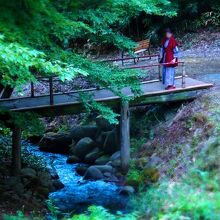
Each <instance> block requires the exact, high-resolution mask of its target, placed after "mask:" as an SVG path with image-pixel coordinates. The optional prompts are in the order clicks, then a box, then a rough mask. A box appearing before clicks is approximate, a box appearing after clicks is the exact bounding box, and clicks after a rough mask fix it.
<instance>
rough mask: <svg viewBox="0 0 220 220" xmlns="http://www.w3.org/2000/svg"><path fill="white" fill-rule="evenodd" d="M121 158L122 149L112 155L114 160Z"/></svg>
mask: <svg viewBox="0 0 220 220" xmlns="http://www.w3.org/2000/svg"><path fill="white" fill-rule="evenodd" d="M118 159H119V160H120V159H121V152H120V151H116V152H115V153H114V154H112V155H111V157H110V160H111V161H114V160H118Z"/></svg>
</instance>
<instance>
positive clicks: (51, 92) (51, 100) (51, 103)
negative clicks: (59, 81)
mask: <svg viewBox="0 0 220 220" xmlns="http://www.w3.org/2000/svg"><path fill="white" fill-rule="evenodd" d="M49 87H50V105H53V104H54V99H53V98H54V97H53V77H52V76H50V77H49Z"/></svg>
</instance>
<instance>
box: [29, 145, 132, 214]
mask: <svg viewBox="0 0 220 220" xmlns="http://www.w3.org/2000/svg"><path fill="white" fill-rule="evenodd" d="M28 151H29V152H31V153H32V154H34V155H36V156H40V157H42V158H43V159H44V160H45V162H46V164H47V166H48V168H51V166H53V167H54V168H55V170H56V172H57V174H58V176H59V179H60V181H61V182H62V183H63V184H64V188H63V189H61V190H58V191H56V192H53V193H50V195H49V198H50V199H51V200H52V201H53V202H54V204H55V205H56V206H57V207H58V208H59V209H60V211H61V212H62V213H69V212H71V213H80V212H83V211H85V210H86V209H87V208H88V206H90V205H100V206H103V207H105V208H107V209H109V210H110V211H112V212H116V211H122V212H123V211H126V209H125V207H126V204H127V202H128V197H127V196H124V195H120V194H119V191H120V186H117V185H115V184H113V183H107V182H104V181H84V180H83V179H82V177H81V176H79V175H77V173H76V171H75V169H76V166H77V164H67V163H66V159H67V157H66V156H65V155H60V154H53V153H47V152H41V151H39V149H38V147H37V146H29V147H28Z"/></svg>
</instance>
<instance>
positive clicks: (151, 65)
mask: <svg viewBox="0 0 220 220" xmlns="http://www.w3.org/2000/svg"><path fill="white" fill-rule="evenodd" d="M173 64H184V62H175V63H154V64H150V65H144V66H129V67H124V69H145V68H149V67H154V66H165V65H173Z"/></svg>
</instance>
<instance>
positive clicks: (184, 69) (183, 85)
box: [182, 63, 186, 88]
mask: <svg viewBox="0 0 220 220" xmlns="http://www.w3.org/2000/svg"><path fill="white" fill-rule="evenodd" d="M182 68H183V69H182V71H183V72H182V88H185V87H186V66H185V63H183V64H182Z"/></svg>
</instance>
